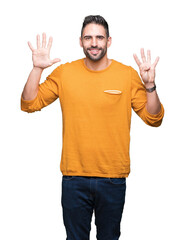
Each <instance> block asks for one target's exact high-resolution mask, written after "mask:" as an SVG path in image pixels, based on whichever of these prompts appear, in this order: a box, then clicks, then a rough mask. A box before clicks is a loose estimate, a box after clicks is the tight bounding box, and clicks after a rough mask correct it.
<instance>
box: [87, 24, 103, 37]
mask: <svg viewBox="0 0 185 240" xmlns="http://www.w3.org/2000/svg"><path fill="white" fill-rule="evenodd" d="M85 35H103V36H105V35H106V32H105V28H104V26H102V25H100V24H95V23H89V24H87V25H86V26H85V28H84V30H83V36H85Z"/></svg>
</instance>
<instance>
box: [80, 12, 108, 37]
mask: <svg viewBox="0 0 185 240" xmlns="http://www.w3.org/2000/svg"><path fill="white" fill-rule="evenodd" d="M89 23H95V24H99V25H102V26H103V27H104V28H105V31H106V36H107V38H108V37H109V26H108V23H107V22H106V20H105V19H104V18H103V17H102V16H100V15H89V16H87V17H85V18H84V22H83V25H82V30H81V37H82V34H83V30H84V28H85V26H86V25H87V24H89Z"/></svg>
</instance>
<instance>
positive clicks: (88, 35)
mask: <svg viewBox="0 0 185 240" xmlns="http://www.w3.org/2000/svg"><path fill="white" fill-rule="evenodd" d="M86 37H92V36H91V35H85V36H84V37H83V38H86ZM96 37H103V38H105V36H103V35H96Z"/></svg>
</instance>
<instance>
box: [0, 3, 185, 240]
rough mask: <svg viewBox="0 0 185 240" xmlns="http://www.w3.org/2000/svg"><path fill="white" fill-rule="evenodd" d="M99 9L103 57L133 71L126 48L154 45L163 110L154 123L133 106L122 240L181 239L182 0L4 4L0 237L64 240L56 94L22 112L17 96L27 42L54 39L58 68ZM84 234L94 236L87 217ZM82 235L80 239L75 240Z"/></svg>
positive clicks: (28, 64)
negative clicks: (105, 27)
mask: <svg viewBox="0 0 185 240" xmlns="http://www.w3.org/2000/svg"><path fill="white" fill-rule="evenodd" d="M90 14H94V15H96V14H100V15H102V16H103V17H104V18H105V19H106V20H107V22H108V24H109V30H110V35H111V36H112V46H111V47H110V48H109V49H108V57H109V58H113V59H115V60H117V61H120V62H122V63H124V64H126V65H130V66H132V67H134V68H135V69H136V70H137V71H138V67H137V65H136V63H135V61H134V59H133V53H137V54H138V56H139V57H140V48H141V47H144V48H145V50H147V49H151V53H152V60H153V61H154V60H155V57H157V56H160V61H159V63H158V65H157V69H156V70H157V72H156V85H157V92H158V94H159V97H160V100H161V102H162V103H163V105H164V108H165V117H164V120H163V123H162V125H161V126H160V127H159V128H152V127H149V126H147V125H146V124H145V123H144V122H142V120H141V119H140V118H139V117H138V116H137V115H136V114H135V113H134V112H133V115H132V124H131V147H130V156H131V173H130V176H129V177H128V179H127V193H126V203H125V208H124V212H123V217H122V222H121V236H120V239H125V240H133V239H142V240H148V239H150V240H154V239H155V240H156V239H158V240H164V239H168V240H171V239H173V240H174V239H178V240H184V239H185V233H184V229H183V228H184V222H185V217H184V216H185V207H184V203H185V194H184V189H185V188H184V184H185V176H184V171H185V170H184V169H185V164H184V160H185V154H184V148H185V146H184V91H185V84H184V81H185V79H184V78H185V77H184V63H185V62H184V53H185V47H184V44H185V35H184V22H185V16H184V5H183V1H180V0H176V1H169V0H168V1H167V0H163V1H160V0H156V1H147V0H140V1H136V0H130V1H124V0H122V1H118V0H115V1H107V0H106V1H104V0H101V1H100V0H94V1H82V0H80V1H79V0H78V1H62V0H60V1H59V0H58V1H57V0H53V1H46V0H45V1H41V0H37V1H35V0H32V1H23V0H17V1H6V2H4V3H3V5H1V15H0V22H1V38H0V41H1V43H0V55H1V58H0V67H1V76H0V90H1V92H0V107H1V118H0V120H1V124H0V136H1V150H0V194H1V197H0V226H1V230H0V239H2V240H9V239H19V240H23V239H24V240H25V239H26V240H32V239H36V240H37V239H45V240H47V239H50V240H51V239H55V240H59V239H60V240H61V239H66V232H65V228H64V225H63V219H62V207H61V202H60V201H61V180H62V174H61V172H60V157H61V151H62V114H61V110H60V104H59V100H57V101H55V102H54V103H53V104H51V105H49V106H48V107H46V108H44V109H42V110H41V111H40V112H35V113H32V114H28V113H25V112H22V111H21V110H20V96H21V93H22V90H23V87H24V84H25V83H26V80H27V77H28V75H29V73H30V71H31V69H32V56H31V51H30V49H29V47H28V45H27V41H31V43H32V45H33V46H36V35H37V34H40V35H41V34H42V32H46V34H47V39H48V37H49V36H50V35H51V36H53V39H54V40H53V46H52V49H51V58H56V57H59V58H61V60H62V61H61V62H60V63H58V64H55V65H53V66H52V67H50V68H48V69H46V70H45V71H44V72H43V75H42V79H41V82H43V81H44V80H45V78H46V77H47V75H49V74H50V73H51V71H52V70H53V69H55V68H56V67H57V66H58V65H59V64H61V63H66V62H71V61H73V60H77V59H79V58H82V57H84V54H83V50H82V48H81V47H80V46H79V36H80V31H81V27H82V22H83V20H84V17H85V16H87V15H90ZM91 226H92V230H91V234H90V237H91V239H92V240H93V239H96V228H95V224H94V215H93V219H92V224H91ZM82 240H83V239H82Z"/></svg>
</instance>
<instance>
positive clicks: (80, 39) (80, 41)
mask: <svg viewBox="0 0 185 240" xmlns="http://www.w3.org/2000/svg"><path fill="white" fill-rule="evenodd" d="M79 43H80V47H83V45H82V38H81V37H80V38H79Z"/></svg>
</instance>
